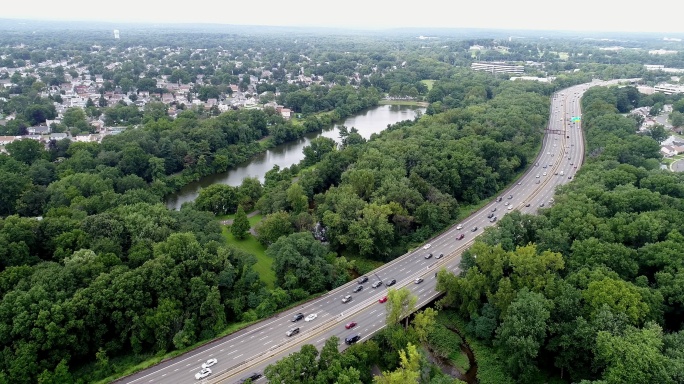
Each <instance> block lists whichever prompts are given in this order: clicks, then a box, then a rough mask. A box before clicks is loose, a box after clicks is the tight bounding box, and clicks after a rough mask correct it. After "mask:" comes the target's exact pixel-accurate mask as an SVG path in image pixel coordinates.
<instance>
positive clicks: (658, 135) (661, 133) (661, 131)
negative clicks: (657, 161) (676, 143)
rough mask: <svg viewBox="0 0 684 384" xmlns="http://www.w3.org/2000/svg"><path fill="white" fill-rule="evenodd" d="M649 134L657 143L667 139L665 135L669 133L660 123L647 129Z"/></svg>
mask: <svg viewBox="0 0 684 384" xmlns="http://www.w3.org/2000/svg"><path fill="white" fill-rule="evenodd" d="M673 125H674V124H673ZM649 134H650V135H651V137H652V138H653V140H655V141H657V142H658V144H660V143H661V142H663V141H665V139H667V137H668V136H669V133H668V132H667V131H666V130H665V127H663V126H662V125H661V124H656V125H655V126H654V127H653V128H651V130H650V131H649Z"/></svg>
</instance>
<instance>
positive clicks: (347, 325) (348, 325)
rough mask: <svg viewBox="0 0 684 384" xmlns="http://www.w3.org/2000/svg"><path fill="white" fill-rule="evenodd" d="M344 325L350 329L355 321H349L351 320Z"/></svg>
mask: <svg viewBox="0 0 684 384" xmlns="http://www.w3.org/2000/svg"><path fill="white" fill-rule="evenodd" d="M344 327H345V328H346V329H352V328H354V327H356V321H351V322H349V323H347V324H345V326H344Z"/></svg>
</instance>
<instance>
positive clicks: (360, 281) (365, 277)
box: [356, 276, 368, 284]
mask: <svg viewBox="0 0 684 384" xmlns="http://www.w3.org/2000/svg"><path fill="white" fill-rule="evenodd" d="M366 281H368V277H367V276H361V278H360V279H359V280H357V281H356V282H357V283H359V284H363V283H365V282H366Z"/></svg>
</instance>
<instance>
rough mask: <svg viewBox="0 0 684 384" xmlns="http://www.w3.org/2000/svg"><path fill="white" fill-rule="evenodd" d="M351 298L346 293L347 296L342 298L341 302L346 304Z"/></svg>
mask: <svg viewBox="0 0 684 384" xmlns="http://www.w3.org/2000/svg"><path fill="white" fill-rule="evenodd" d="M351 299H352V297H351V295H347V296H345V297H343V298H342V302H343V303H345V304H346V303H348V302H350V301H351Z"/></svg>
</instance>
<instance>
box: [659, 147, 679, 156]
mask: <svg viewBox="0 0 684 384" xmlns="http://www.w3.org/2000/svg"><path fill="white" fill-rule="evenodd" d="M660 152H661V153H662V154H663V156H665V157H671V156H674V155H676V154H677V150H676V149H675V147H674V146H672V145H663V146H662V147H660Z"/></svg>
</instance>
